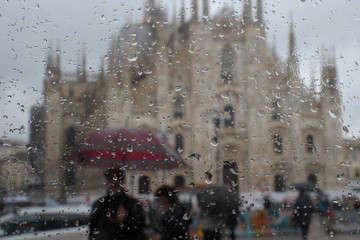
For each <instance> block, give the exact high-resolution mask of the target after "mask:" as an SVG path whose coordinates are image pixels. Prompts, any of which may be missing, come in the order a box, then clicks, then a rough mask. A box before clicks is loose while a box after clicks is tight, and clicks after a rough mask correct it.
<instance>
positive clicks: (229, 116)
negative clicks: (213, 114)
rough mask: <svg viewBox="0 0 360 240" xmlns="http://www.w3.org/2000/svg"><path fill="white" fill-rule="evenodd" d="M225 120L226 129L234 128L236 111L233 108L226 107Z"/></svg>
mask: <svg viewBox="0 0 360 240" xmlns="http://www.w3.org/2000/svg"><path fill="white" fill-rule="evenodd" d="M224 112H225V119H224V127H225V128H233V127H234V121H235V113H234V112H235V110H234V108H233V107H232V106H226V107H225V108H224Z"/></svg>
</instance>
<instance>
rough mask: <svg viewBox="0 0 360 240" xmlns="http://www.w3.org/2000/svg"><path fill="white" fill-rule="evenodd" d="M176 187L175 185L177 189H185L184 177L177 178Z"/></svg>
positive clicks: (178, 176)
mask: <svg viewBox="0 0 360 240" xmlns="http://www.w3.org/2000/svg"><path fill="white" fill-rule="evenodd" d="M174 185H175V187H184V186H185V177H184V176H182V175H177V176H175V180H174Z"/></svg>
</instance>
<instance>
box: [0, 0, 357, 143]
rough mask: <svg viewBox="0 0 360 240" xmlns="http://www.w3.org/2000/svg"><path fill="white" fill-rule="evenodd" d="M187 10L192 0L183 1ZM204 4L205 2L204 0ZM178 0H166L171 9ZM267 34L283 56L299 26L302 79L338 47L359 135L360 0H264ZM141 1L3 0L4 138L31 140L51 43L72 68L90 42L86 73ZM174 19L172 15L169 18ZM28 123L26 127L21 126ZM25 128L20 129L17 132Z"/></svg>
mask: <svg viewBox="0 0 360 240" xmlns="http://www.w3.org/2000/svg"><path fill="white" fill-rule="evenodd" d="M185 2H186V4H185V5H186V8H187V14H189V12H190V10H189V8H190V0H187V1H185ZM200 2H201V1H200ZM174 3H175V4H176V6H178V7H179V6H180V4H181V1H179V0H168V1H163V3H162V4H163V5H165V6H167V10H168V12H169V14H170V12H172V11H173V9H174V7H173V4H174ZM209 3H210V5H211V13H212V14H214V13H215V12H216V11H217V10H218V9H220V8H221V7H223V6H224V4H227V5H228V6H231V7H232V8H234V9H236V10H238V11H239V14H241V13H242V5H243V1H239V0H237V1H235V0H234V1H225V0H221V1H216V2H215V3H213V0H209ZM263 3H264V11H265V14H264V17H265V20H266V21H267V25H268V27H269V30H268V32H267V34H268V37H269V38H270V39H271V40H270V42H273V39H276V49H277V51H278V52H279V55H280V56H281V57H283V58H285V57H286V54H287V50H288V42H287V37H288V31H289V22H290V15H292V18H293V22H294V24H295V36H296V44H297V51H298V53H299V54H300V55H301V57H300V60H301V73H302V77H303V78H305V79H309V76H310V73H311V71H313V72H314V73H315V74H314V75H315V77H316V78H319V70H320V54H319V52H320V50H321V47H322V46H325V47H327V48H332V47H334V48H335V54H336V61H337V67H338V77H339V79H340V88H341V92H343V103H344V108H343V118H342V119H339V120H340V121H343V125H346V126H347V127H348V129H349V130H350V134H348V135H347V136H346V137H349V138H351V137H353V136H356V137H360V121H357V118H358V117H359V115H360V114H359V113H360V100H359V93H358V90H359V89H360V79H358V77H357V74H358V73H359V66H358V63H360V59H359V58H360V1H350V0H347V1H345V0H328V1H326V0H318V1H317V0H313V1H305V0H263ZM143 10H144V8H143V2H142V1H140V0H138V1H119V0H107V1H105V0H104V1H95V0H76V1H72V0H62V1H57V0H38V1H33V0H31V1H30V0H28V1H26V0H22V1H16V0H13V1H9V2H5V1H2V2H1V3H0V29H1V32H2V34H1V37H0V52H1V54H0V90H1V94H0V104H1V106H2V107H1V115H0V136H1V137H3V138H7V139H12V140H20V141H23V142H27V141H28V138H29V132H30V130H29V121H30V109H31V106H33V105H36V104H42V102H43V100H42V90H43V75H44V60H45V59H46V54H47V48H48V47H49V45H50V43H51V42H52V44H53V46H54V47H56V46H57V45H58V44H59V45H60V47H61V53H62V68H63V70H65V71H70V72H75V70H76V64H77V60H78V58H79V57H80V56H81V54H82V49H83V46H85V50H86V54H87V56H88V59H87V64H88V66H87V67H88V69H89V71H97V70H98V69H99V66H100V59H101V57H102V56H103V55H105V54H106V49H107V48H108V46H109V41H110V39H111V37H112V36H113V35H114V34H117V33H118V31H119V29H120V28H121V27H122V26H123V25H124V23H125V21H126V20H128V19H132V20H133V21H136V20H137V19H139V18H140V16H141V14H142V11H143ZM169 19H170V20H171V18H169ZM22 126H23V127H22ZM19 129H23V130H19Z"/></svg>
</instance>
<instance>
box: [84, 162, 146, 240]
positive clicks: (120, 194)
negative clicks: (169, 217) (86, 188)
mask: <svg viewBox="0 0 360 240" xmlns="http://www.w3.org/2000/svg"><path fill="white" fill-rule="evenodd" d="M105 178H106V182H107V195H106V196H104V197H101V198H99V199H98V200H97V201H96V202H95V203H94V205H93V208H92V212H91V217H90V234H89V239H90V240H97V239H104V240H106V239H112V240H117V239H122V240H144V239H146V235H145V233H144V231H143V228H144V226H145V214H144V210H143V208H142V205H141V202H140V201H139V200H137V199H135V198H133V197H131V196H129V195H128V194H127V193H126V192H125V190H124V184H125V171H124V170H123V169H122V168H120V167H119V166H111V167H109V168H108V169H107V170H106V171H105Z"/></svg>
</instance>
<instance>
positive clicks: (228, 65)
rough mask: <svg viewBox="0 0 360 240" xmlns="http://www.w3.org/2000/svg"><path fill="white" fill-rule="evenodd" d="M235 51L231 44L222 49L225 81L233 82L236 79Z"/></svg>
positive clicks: (222, 66)
mask: <svg viewBox="0 0 360 240" xmlns="http://www.w3.org/2000/svg"><path fill="white" fill-rule="evenodd" d="M235 59H236V58H235V52H234V50H233V49H232V48H231V47H230V46H229V45H226V46H225V47H224V48H223V50H222V55H221V78H222V80H223V81H224V82H225V83H231V82H233V81H234V74H233V70H234V66H235Z"/></svg>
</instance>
